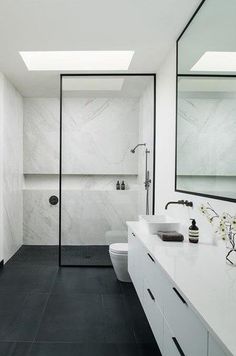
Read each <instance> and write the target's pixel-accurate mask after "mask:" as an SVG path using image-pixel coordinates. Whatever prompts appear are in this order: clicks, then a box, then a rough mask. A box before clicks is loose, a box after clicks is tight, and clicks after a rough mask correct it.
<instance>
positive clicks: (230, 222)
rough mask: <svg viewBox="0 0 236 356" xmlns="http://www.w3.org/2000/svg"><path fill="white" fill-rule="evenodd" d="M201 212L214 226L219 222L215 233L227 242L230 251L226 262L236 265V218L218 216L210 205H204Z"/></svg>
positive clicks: (225, 214)
mask: <svg viewBox="0 0 236 356" xmlns="http://www.w3.org/2000/svg"><path fill="white" fill-rule="evenodd" d="M200 211H201V212H202V213H203V214H204V215H205V216H206V218H207V220H208V221H209V222H210V223H211V224H213V222H214V221H215V220H217V225H216V228H215V233H216V234H218V235H220V236H221V238H222V240H225V241H226V244H227V247H228V248H229V251H228V252H227V255H226V260H227V261H228V262H229V263H230V264H231V265H234V266H235V265H236V246H235V245H236V216H232V215H231V214H229V213H226V212H224V213H223V214H221V215H220V214H218V213H217V212H216V211H215V209H213V207H212V206H211V204H210V203H207V205H204V204H202V205H201V206H200Z"/></svg>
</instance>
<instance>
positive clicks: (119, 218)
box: [24, 190, 138, 245]
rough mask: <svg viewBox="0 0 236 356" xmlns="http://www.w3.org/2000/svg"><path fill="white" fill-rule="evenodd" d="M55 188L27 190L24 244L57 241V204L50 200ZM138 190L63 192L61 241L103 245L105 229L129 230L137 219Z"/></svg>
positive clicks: (25, 196)
mask: <svg viewBox="0 0 236 356" xmlns="http://www.w3.org/2000/svg"><path fill="white" fill-rule="evenodd" d="M53 194H56V195H57V194H58V192H57V191H56V190H43V191H42V190H26V191H24V243H25V244H35V245H54V244H55V245H56V244H58V226H59V217H58V205H57V206H51V205H50V204H49V203H48V198H49V197H50V195H53ZM137 202H138V191H128V190H127V191H91V190H89V191H78V190H74V191H73V190H70V191H67V190H66V191H63V192H62V244H64V245H104V244H107V241H106V236H105V234H106V232H107V231H109V230H127V227H126V221H127V220H136V219H137V215H138V211H137V206H138V205H137Z"/></svg>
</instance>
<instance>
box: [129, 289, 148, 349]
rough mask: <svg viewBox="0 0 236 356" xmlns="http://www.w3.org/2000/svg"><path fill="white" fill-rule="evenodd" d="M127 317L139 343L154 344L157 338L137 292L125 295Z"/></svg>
mask: <svg viewBox="0 0 236 356" xmlns="http://www.w3.org/2000/svg"><path fill="white" fill-rule="evenodd" d="M124 303H125V307H126V311H127V315H128V317H129V319H130V322H131V324H132V325H133V330H134V334H135V338H136V341H137V342H140V343H154V342H155V338H154V335H153V333H152V330H151V328H150V326H149V323H148V320H147V317H146V315H145V313H144V310H143V308H142V305H141V303H140V301H139V299H138V296H137V294H136V292H134V293H128V294H126V295H124Z"/></svg>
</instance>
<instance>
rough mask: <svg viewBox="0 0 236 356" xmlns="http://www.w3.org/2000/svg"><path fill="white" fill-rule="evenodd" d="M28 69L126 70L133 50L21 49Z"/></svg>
mask: <svg viewBox="0 0 236 356" xmlns="http://www.w3.org/2000/svg"><path fill="white" fill-rule="evenodd" d="M19 53H20V55H21V57H22V59H23V61H24V62H25V65H26V67H27V69H28V70H29V71H47V70H50V71H53V70H55V71H74V70H77V71H85V70H86V71H95V70H98V71H100V70H103V71H106V70H127V69H128V68H129V65H130V62H131V60H132V58H133V55H134V51H43V52H40V51H34V52H30V51H21V52H19Z"/></svg>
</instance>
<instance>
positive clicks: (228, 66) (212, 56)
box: [191, 51, 236, 72]
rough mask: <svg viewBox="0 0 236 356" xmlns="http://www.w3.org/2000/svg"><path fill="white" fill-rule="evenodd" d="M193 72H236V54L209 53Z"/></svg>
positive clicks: (192, 69) (200, 60) (195, 66)
mask: <svg viewBox="0 0 236 356" xmlns="http://www.w3.org/2000/svg"><path fill="white" fill-rule="evenodd" d="M191 71H192V72H235V71H236V52H214V51H210V52H209V51H207V52H205V53H204V54H203V55H202V57H201V58H200V59H199V60H198V61H197V63H196V64H194V66H193V67H192V68H191Z"/></svg>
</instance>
